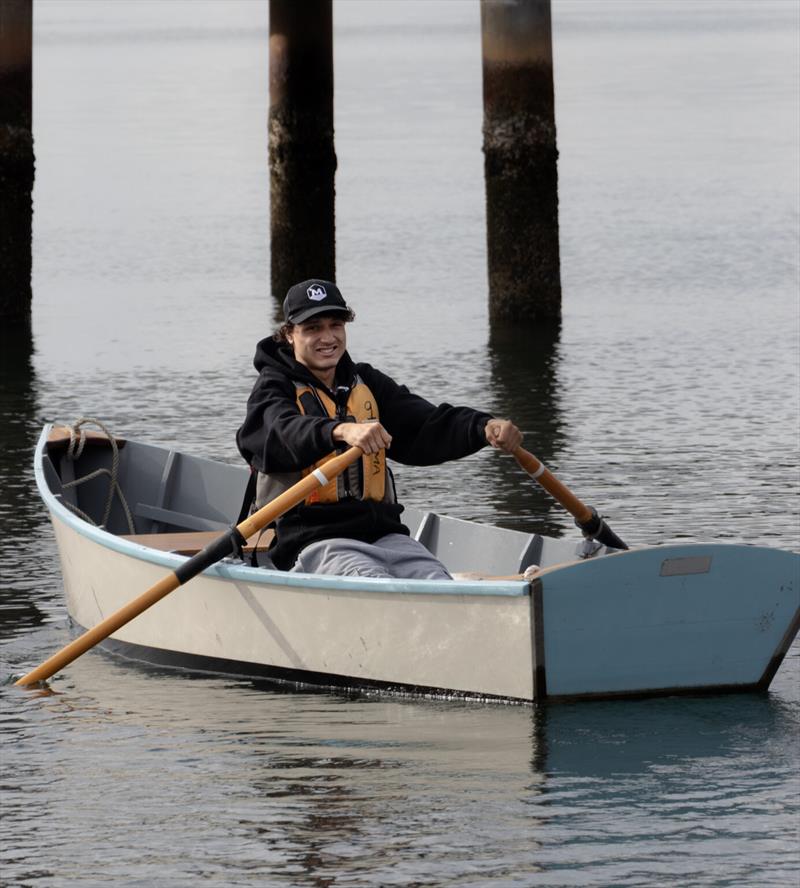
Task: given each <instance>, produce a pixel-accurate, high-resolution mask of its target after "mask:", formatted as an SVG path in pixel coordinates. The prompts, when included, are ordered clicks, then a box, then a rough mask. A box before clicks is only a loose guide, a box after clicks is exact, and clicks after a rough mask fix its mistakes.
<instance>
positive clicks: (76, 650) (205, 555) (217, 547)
mask: <svg viewBox="0 0 800 888" xmlns="http://www.w3.org/2000/svg"><path fill="white" fill-rule="evenodd" d="M360 456H361V450H360V449H359V448H358V447H351V448H350V449H349V450H346V451H345V452H344V453H342V454H340V455H339V456H335V457H334V458H333V459H330V460H328V462H326V463H325V464H324V466H323V467H322V469H316V470H315V471H313V472H310V473H309V474H308V475H306V477H305V478H303V479H302V480H301V481H298V483H297V484H295V485H294V486H292V487H290V488H289V489H288V490H287V491H285V492H284V493H282V494H281V495H280V496H277V497H276V498H275V499H274V500H271V501H270V502H268V503H267V505H266V506H263V507H262V508H261V509H259V510H258V511H257V512H254V513H253V514H252V515H250V516H249V517H248V518H245V520H244V521H242V522H240V523H239V524H238V525H237V526H236V528H235V530H231V531H229V532H228V533H224V534H221V535H220V536H219V537H217V539H215V540H213V541H212V542H211V543H209V544H208V545H207V546H206V547H205V548H204V549H202V550H201V551H200V552H198V553H197V554H196V555H194V556H192V557H191V558H190V559H189V560H188V561H187V562H186V563H185V564H182V565H181V566H180V567H179V568H177V570H174V571H171V572H170V573H169V574H167V575H166V576H165V577H163V578H162V579H160V580H159V581H158V582H157V583H156V584H155V585H154V586H151V587H150V588H149V589H148V590H147V591H146V592H143V593H142V594H141V595H139V596H138V598H134V599H133V601H129V602H128V603H127V604H126V605H123V607H121V608H120V609H119V610H117V611H115V612H114V613H113V614H111V615H110V616H108V617H106V618H105V619H104V620H102V621H101V622H100V623H98V624H97V625H96V626H94V627H92V628H91V629H89V630H87V631H86V632H84V633H83V635H80V636H78V638H76V639H75V640H74V641H72V642H70V643H69V644H68V645H67V646H66V647H64V648H62V649H61V650H60V651H58V652H57V653H55V654H53V656H52V657H50V658H49V659H47V660H45V661H44V663H42V664H41V665H39V666H37V667H36V668H35V669H34V670H32V671H31V672H29V673H28V674H27V675H24V676H23V677H22V678H20V679H18V680H17V681H16V682H15V684H16V685H21V686H24V685H29V684H34V683H35V682H37V681H45V680H46V679H48V678H50V676H51V675H54V674H55V673H56V672H58V670H59V669H63V668H64V667H65V666H67V665H69V664H70V663H71V662H72V661H73V660H77V658H78V657H80V656H81V654H85V653H86V651H88V650H89V649H90V648H92V647H94V646H95V645H96V644H99V642H101V641H103V640H104V639H105V638H108V636H109V635H111V634H112V633H114V632H116V631H117V629H119V628H121V627H122V626H124V625H125V624H126V623H129V622H130V621H131V620H132V619H134V617H138V616H139V614H141V613H142V612H143V611H146V610H147V609H148V608H149V607H151V606H152V605H154V604H155V603H156V602H157V601H160V600H161V599H162V598H164V596H166V595H169V593H170V592H173V591H174V590H175V589H177V588H178V586H181V585H183V583H186V582H188V580H190V579H192V577H196V576H197V574H199V573H202V572H203V571H204V570H205V569H206V568H207V567H210V566H211V565H212V564H215V563H216V562H217V561H220V560H221V559H222V558H224V557H225V556H226V555H229V554H231V552H233V551H234V549H235V543H236V538H237V534H238V539H239V540H241V541H243V540H246V539H248V538H249V537H251V536H252V535H253V534H254V533H258V531H259V530H261V528H262V527H266V526H267V525H268V524H271V523H272V522H273V521H275V519H276V518H279V517H280V516H281V515H283V513H284V512H288V511H289V509H291V508H293V507H294V506H296V505H297V504H298V503H301V502H302V501H303V500H304V499H305V498H306V497H307V496H308V495H309V494H310V493H312V492H313V491H314V490H316V489H317V488H318V487H324V486H325V485H326V484H327V483H328V482H330V481H332V480H333V479H334V478H336V477H337V475H339V474H341V472H343V471H344V470H345V469H346V468H347V467H348V466H349V465H350V464H351V463H353V462H355V461H356V460H357V459H358V458H359V457H360Z"/></svg>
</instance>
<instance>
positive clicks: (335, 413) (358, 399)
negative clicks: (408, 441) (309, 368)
mask: <svg viewBox="0 0 800 888" xmlns="http://www.w3.org/2000/svg"><path fill="white" fill-rule="evenodd" d="M295 385H296V388H297V406H298V407H299V409H300V412H301V413H303V414H305V415H307V416H308V415H317V416H325V415H327V416H330V417H331V419H341V420H342V421H343V422H370V421H372V422H376V421H377V420H378V419H379V417H378V405H377V403H376V401H375V397H374V395H373V394H372V392H371V391H370V389H369V387H368V386H367V384H366V383H365V382H363V381H362V380H361V378H360V377H358V376H357V377H356V380H355V383H354V385H353V387H352V388H351V389H350V390H349V391H348V393H347V402H346V404H339V405H337V404H336V402H335V401H333V399H332V398H331V397H330V396H329V395H328V393H327V392H325V391H323V390H322V389H318V388H315V387H313V386H311V385H308V384H306V383H296V384H295ZM335 455H336V452H335V451H334V452H332V453H329V454H328V455H327V456H325V457H323V458H322V459H321V460H319V462H317V463H315V464H314V465H313V466H309V467H308V468H307V469H304V470H303V472H302V474H303V476H304V477H305V476H306V475H308V474H309V473H310V472H313V471H314V469H316V468H318V467H320V466H321V465H322V464H323V463H324V462H326V460H328V459H330V458H331V457H332V456H335ZM389 487H390V488H391V485H389ZM386 491H387V484H386V453H385V451H383V450H381V451H379V452H378V453H370V454H366V453H365V454H364V456H363V457H362V458H361V460H359V461H357V462H355V463H353V465H351V466H350V467H349V468H348V469H346V470H345V471H344V472H342V474H341V475H339V477H338V478H334V479H333V480H332V481H330V482H329V483H328V484H326V485H325V486H324V487H320V488H318V489H317V490H315V491H314V492H313V493H311V494H310V495H309V496H308V497H307V498H306V503H335V502H338V500H340V499H343V498H344V497H346V496H354V497H356V498H358V499H371V500H377V501H381V500H383V499H385V496H386Z"/></svg>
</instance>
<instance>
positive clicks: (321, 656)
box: [35, 425, 800, 702]
mask: <svg viewBox="0 0 800 888" xmlns="http://www.w3.org/2000/svg"><path fill="white" fill-rule="evenodd" d="M68 444H69V432H68V430H64V429H61V428H54V427H53V426H50V425H48V426H45V428H44V430H43V432H42V435H41V437H40V440H39V443H38V445H37V448H36V456H35V470H36V480H37V484H38V487H39V491H40V493H41V496H42V498H43V500H44V502H45V504H46V506H47V508H48V510H49V512H50V516H51V519H52V523H53V527H54V529H55V535H56V540H57V543H58V549H59V554H60V558H61V566H62V572H63V578H64V588H65V592H66V603H67V610H68V613H69V615H70V618H71V619H72V620H73V621H74V623H75V624H77V625H78V626H79V627H81V628H83V629H91V627H93V626H96V625H98V624H99V623H100V622H101V621H103V620H104V619H106V618H107V616H108V615H109V614H111V613H112V612H114V611H116V610H117V609H119V608H121V607H122V606H124V605H125V604H126V603H127V602H129V601H131V600H132V599H134V598H135V597H136V596H137V595H139V594H140V593H141V592H142V590H143V589H146V588H148V587H149V586H151V585H152V584H153V583H157V582H158V581H159V579H160V578H161V577H163V575H164V573H165V571H178V572H179V571H180V568H181V565H182V564H185V563H186V561H187V558H188V557H189V556H191V555H193V554H194V553H196V552H197V551H198V550H200V549H201V548H202V547H203V546H204V545H206V543H207V542H208V540H209V538H213V537H215V536H218V535H220V534H221V533H223V532H225V531H226V530H227V529H229V528H230V526H231V524H232V523H235V522H236V519H237V515H238V513H239V509H240V506H241V503H242V497H243V493H244V490H245V487H246V484H247V479H248V473H247V470H246V468H244V467H240V466H232V465H226V464H222V463H219V462H214V461H211V460H208V459H202V458H198V457H196V456H190V455H187V454H185V453H180V452H178V451H175V450H171V449H168V448H163V447H157V446H153V445H151V444H146V443H140V442H136V441H131V440H128V441H125V442H119V443H118V445H117V444H116V443H115V444H114V446H112V445H111V444H110V442H109V440H108V439H107V438H105V437H104V436H102V435H92V434H91V433H89V434H88V436H87V438H86V441H85V445H84V446H83V447H82V449H81V450H80V452H79V453H77V452H75V448H70V447H68V446H67V445H68ZM80 479H85V480H83V481H81V480H80ZM76 481H78V482H79V483H75V482H76ZM404 520H405V521H406V523H407V525H408V527H409V529H410V531H411V533H412V535H414V536H416V537H417V538H418V539H420V540H421V541H422V542H423V543H424V544H425V545H426V546H427V547H428V548H429V549H430V550H431V551H432V552H433V553H434V554H435V555H436V556H437V557H438V558H440V559H441V560H442V561H443V562H444V563H445V565H446V566H447V567H448V568H449V570H450V571H451V573H453V575H454V577H455V579H454V580H453V581H436V582H434V581H422V580H384V579H371V578H354V577H332V576H320V575H312V574H299V573H287V572H282V571H278V570H275V569H273V568H271V567H270V566H269V561H268V556H267V555H266V551H265V550H266V543H267V538H266V537H262V538H261V539H255V538H254V539H251V540H248V541H247V544H246V546H245V552H244V560H242V559H240V558H235V557H229V558H226V559H224V560H223V561H221V562H219V563H216V564H212V565H211V566H209V567H207V568H206V569H205V570H203V572H202V573H200V574H199V575H197V576H195V577H194V579H192V580H191V582H188V583H186V585H181V586H180V587H179V588H176V589H175V591H173V592H171V594H169V595H167V596H166V597H163V599H162V600H160V601H159V602H158V603H157V604H155V605H154V606H152V607H150V608H149V609H148V610H146V611H144V612H143V613H141V614H140V615H139V616H137V617H136V618H135V619H133V620H131V621H130V622H127V623H126V624H125V625H124V626H122V627H121V628H119V629H118V630H117V631H115V632H114V633H113V634H112V635H110V636H109V637H108V638H107V639H105V641H103V642H102V646H103V647H105V648H106V649H108V650H111V651H114V652H117V653H119V654H122V655H124V656H126V657H129V658H132V659H135V660H139V661H145V662H148V663H154V664H159V665H162V666H173V667H178V668H183V669H190V670H196V671H201V672H203V671H205V672H213V673H218V674H219V673H222V674H230V675H236V676H247V677H255V678H267V679H270V680H272V681H277V682H283V683H290V684H292V685H295V686H298V687H303V688H308V687H311V686H315V687H341V688H352V689H361V690H380V691H383V692H392V693H404V694H417V695H436V696H459V697H470V698H479V699H486V700H504V701H518V702H520V701H521V702H531V701H533V702H542V701H545V700H571V699H576V698H596V697H619V696H643V695H651V694H672V693H681V692H683V693H699V692H719V691H763V690H766V689H767V688H768V687H769V684H770V682H771V680H772V678H773V676H774V675H775V673H776V671H777V669H778V667H779V665H780V663H781V661H782V659H783V657H784V655H785V654H786V652H787V650H788V649H789V646H790V645H791V643H792V641H793V639H794V637H795V635H796V633H797V630H798V625H799V624H800V556H798V555H797V554H794V553H791V552H787V551H781V550H773V549H767V548H761V547H755V546H742V545H720V544H692V545H678V546H673V545H671V546H655V547H647V548H639V549H635V550H629V551H621V550H614V549H609V548H607V547H604V546H600V545H599V544H596V543H591V542H588V543H587V541H585V540H583V539H579V540H578V541H567V540H560V539H552V538H548V537H543V536H540V535H538V534H526V533H522V532H519V531H513V530H507V529H502V528H498V527H492V526H487V525H481V524H477V523H474V522H467V521H462V520H457V519H453V518H447V517H444V516H441V515H437V514H435V513H433V512H420V511H415V510H410V509H409V510H406V512H405V513H404ZM253 550H255V558H256V560H258V561H260V562H261V563H262V564H266V565H267V566H252V564H251V563H250V562H251V560H252V557H253V556H252V553H253Z"/></svg>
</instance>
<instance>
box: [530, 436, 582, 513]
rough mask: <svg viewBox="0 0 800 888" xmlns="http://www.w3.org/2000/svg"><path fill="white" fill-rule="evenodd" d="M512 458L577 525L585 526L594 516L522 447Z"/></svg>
mask: <svg viewBox="0 0 800 888" xmlns="http://www.w3.org/2000/svg"><path fill="white" fill-rule="evenodd" d="M514 456H515V458H516V460H517V462H518V463H519V464H520V466H521V467H522V468H523V469H524V470H525V471H526V472H527V473H528V474H529V475H530V476H531V478H533V479H534V480H535V481H536V482H537V483H538V484H540V485H541V486H542V487H544V489H545V490H546V491H547V492H548V493H549V494H550V496H552V497H553V499H554V500H556V501H557V502H559V503H561V505H562V506H563V507H564V508H565V509H566V510H567V511H568V512H569V513H570V515H572V517H573V518H574V519H575V520H576V521H577V522H578V524H585V523H586V522H587V521H590V520H591V519H592V517H593V516H594V512H593V511H592V509H591V507H590V506H587V505H585V504H584V503H582V502H581V501H580V500H579V499H578V497H577V496H575V494H574V493H573V492H572V491H571V490H570V489H569V488H568V487H565V486H564V485H563V484H562V483H561V482H560V481H559V480H558V478H556V476H555V475H554V474H553V473H552V472H551V471H550V469H548V468H547V467H546V466H545V465H544V463H543V462H541V461H540V460H538V459H537V458H536V457H535V456H534V455H533V454H532V453H528V451H527V450H525V449H523V448H522V447H517V449H516V450H515V451H514Z"/></svg>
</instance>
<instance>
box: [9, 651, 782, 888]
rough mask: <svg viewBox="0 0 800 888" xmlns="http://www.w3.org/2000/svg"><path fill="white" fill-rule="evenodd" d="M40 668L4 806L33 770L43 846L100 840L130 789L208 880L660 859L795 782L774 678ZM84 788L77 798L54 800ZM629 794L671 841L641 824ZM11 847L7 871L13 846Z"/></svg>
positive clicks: (127, 810)
mask: <svg viewBox="0 0 800 888" xmlns="http://www.w3.org/2000/svg"><path fill="white" fill-rule="evenodd" d="M53 685H54V688H55V689H56V690H57V691H59V693H58V694H56V695H54V696H51V697H46V698H45V697H37V696H34V695H29V694H26V693H24V692H22V691H19V690H16V689H13V688H8V687H2V688H0V697H3V698H5V699H4V700H3V702H4V704H6V705H4V706H3V710H4V711H5V713H6V714H5V716H3V730H4V733H6V736H7V738H8V739H9V740H12V741H13V742H12V743H10V744H9V752H8V756H7V758H6V762H5V765H6V766H8V773H9V775H17V776H16V777H9V778H7V782H8V789H9V795H8V799H9V807H8V809H7V814H9V815H10V816H9V818H8V819H9V821H11V820H14V819H15V818H16V817H17V816H19V817H21V818H23V819H24V816H25V808H26V805H28V802H29V797H28V796H27V795H26V792H27V793H30V792H32V791H34V789H33V788H34V787H35V791H36V792H37V793H39V808H40V812H39V814H38V817H37V833H36V842H37V848H38V849H39V850H38V855H39V858H38V860H39V864H40V865H41V866H43V867H45V868H47V867H50V866H52V867H56V866H57V864H58V865H61V866H62V867H67V868H69V867H71V866H77V865H79V862H80V860H81V857H82V855H86V856H88V859H91V860H94V859H100V858H101V857H102V849H103V847H104V845H105V843H107V842H108V841H111V840H112V839H113V837H114V835H115V834H118V832H119V830H120V829H127V828H129V827H130V828H135V822H136V817H137V816H138V815H137V811H138V808H139V806H142V805H143V806H145V809H146V810H147V811H149V812H150V815H149V816H150V818H151V821H152V823H153V825H154V826H159V825H163V826H165V827H167V829H166V830H165V832H164V838H163V841H162V840H161V839H159V831H158V830H157V831H155V832H153V833H151V835H150V838H149V852H150V860H151V861H152V860H153V859H156V860H157V859H160V858H161V856H162V855H167V856H170V872H171V875H172V876H173V877H175V876H188V874H189V872H190V871H191V872H194V873H196V874H199V873H202V874H203V876H204V878H205V879H206V880H207V881H208V882H209V883H210V884H220V885H222V884H231V882H233V881H236V883H237V884H251V883H253V884H256V883H257V882H258V879H257V878H256V874H257V873H261V874H262V875H263V874H264V873H265V872H266V871H268V872H269V873H270V875H271V876H272V877H275V878H277V877H280V876H283V877H287V878H291V877H292V875H294V876H295V877H297V876H298V874H300V875H301V876H302V878H303V879H304V880H305V881H304V884H306V883H310V884H314V885H326V884H332V883H333V882H332V880H333V879H335V878H336V876H337V874H338V875H339V876H340V875H341V874H342V872H344V871H347V872H348V876H349V879H350V881H349V882H348V884H353V885H374V884H386V883H389V882H391V881H393V880H396V881H398V882H401V881H402V882H403V883H404V884H410V883H414V880H415V879H416V880H419V882H420V883H422V884H456V883H458V880H459V879H465V878H466V877H467V876H468V875H469V876H470V877H471V878H473V879H475V878H478V879H479V880H480V879H483V880H484V882H486V881H487V880H490V879H498V880H499V881H500V882H502V881H503V879H504V878H505V877H506V874H507V873H508V872H509V871H513V872H514V873H515V874H516V875H517V876H520V875H521V874H524V873H538V872H548V871H549V870H550V869H551V868H552V867H555V868H556V869H560V868H561V867H563V866H565V865H570V866H578V868H580V866H581V865H582V864H583V861H582V859H581V855H583V854H589V853H596V854H599V855H600V857H603V856H604V855H610V854H611V851H610V850H609V849H608V848H606V849H605V850H603V849H604V847H605V845H606V844H608V843H609V842H610V843H611V846H612V849H613V847H614V846H618V845H619V842H620V841H621V840H625V839H626V837H627V838H636V841H637V842H643V843H644V844H646V845H647V853H648V854H651V855H652V857H651V859H650V860H649V861H648V863H647V865H648V867H652V868H653V871H656V870H658V868H659V867H661V866H663V865H665V863H668V860H669V858H670V855H672V854H674V853H675V851H676V847H675V844H674V843H675V842H676V841H677V840H678V839H677V838H676V837H682V836H683V835H684V831H688V832H691V831H692V829H694V828H695V827H696V825H697V824H700V823H702V822H704V821H708V818H709V817H712V816H713V815H714V812H715V811H716V810H718V809H719V808H720V806H722V805H732V804H741V803H743V802H746V799H747V798H748V794H751V796H752V793H754V792H755V793H758V794H761V795H763V796H764V797H769V798H770V799H771V800H772V803H773V804H775V805H780V804H784V803H787V804H788V803H790V802H791V800H790V799H789V797H788V792H789V790H788V788H787V787H788V775H789V772H790V771H791V769H792V767H793V765H792V761H791V758H792V757H791V756H787V755H785V754H783V753H781V741H780V740H776V738H780V737H786V736H790V735H792V734H793V733H796V731H797V728H798V724H797V717H796V713H794V712H793V709H792V707H790V706H788V705H786V704H785V703H783V702H781V701H779V700H775V699H774V698H771V697H769V696H755V695H753V696H749V695H743V696H735V697H734V696H730V697H729V696H718V697H705V698H700V697H698V698H671V699H670V698H666V699H662V700H650V701H640V702H631V701H626V702H621V701H620V702H607V703H582V704H576V705H560V706H549V707H539V708H533V709H532V708H530V707H523V706H518V707H512V706H498V705H492V706H482V705H479V704H476V705H464V704H463V703H445V702H442V703H439V702H435V701H423V702H420V701H410V700H386V699H379V698H370V697H368V696H358V697H355V696H354V697H347V696H344V695H333V694H324V693H320V694H298V693H281V692H280V691H276V690H274V689H269V688H268V687H267V686H265V685H255V684H252V683H249V682H240V681H230V680H223V679H216V678H201V679H194V678H192V677H190V676H185V675H180V674H177V673H175V672H169V671H166V670H160V669H152V668H150V667H139V666H136V665H135V664H131V663H125V662H121V661H119V660H116V659H112V658H110V657H108V656H105V655H101V654H98V653H92V654H88V655H87V656H85V657H83V658H81V659H80V660H78V661H76V662H75V663H74V664H73V665H72V666H71V667H70V669H69V670H68V672H67V673H66V674H65V675H62V676H60V677H59V678H57V679H56V680H55V681H54V682H53ZM12 697H13V699H10V698H12ZM20 710H22V711H24V717H23V718H18V717H16V716H15V714H16V715H18V714H19V711H20ZM784 752H785V751H784ZM743 761H746V762H747V763H748V766H747V768H745V769H743V768H742V767H741V763H742V762H743ZM656 781H657V782H656ZM26 787H27V790H26ZM87 793H89V794H91V796H92V798H93V799H94V802H93V805H92V806H90V807H89V808H85V810H83V809H82V810H83V815H82V817H81V818H80V819H78V820H76V819H75V818H72V817H70V816H68V815H67V814H62V813H61V812H62V811H70V810H72V809H73V806H76V805H78V804H79V802H80V801H81V800H82V799H85V797H86V795H87ZM643 805H645V806H646V807H647V810H648V811H649V812H650V813H651V814H653V815H655V816H657V817H658V819H659V820H660V822H661V828H662V829H664V830H666V831H667V832H668V834H669V835H670V836H672V837H673V838H672V840H671V843H667V845H666V846H663V847H662V846H660V845H659V844H658V843H655V842H654V840H653V839H652V837H648V836H647V835H640V834H639V833H640V832H641V826H640V824H639V818H640V817H641V809H642V806H643ZM42 811H46V812H47V813H42ZM187 812H190V813H191V816H187ZM576 812H580V814H579V816H578V815H577V814H576ZM716 829H717V830H719V831H721V835H720V838H719V841H720V842H722V843H724V842H726V841H727V838H726V832H725V827H724V826H723V825H720V824H718V825H717V827H716ZM637 830H638V831H639V832H637ZM78 838H80V841H78ZM19 841H21V840H20V839H19V836H18V837H17V843H19ZM681 841H683V839H681ZM176 843H177V847H184V843H186V844H190V845H191V847H192V848H193V849H196V850H195V852H194V853H193V855H192V859H191V861H189V860H187V859H176V858H175V857H174V856H172V855H171V852H170V849H171V848H174V847H176ZM679 844H680V842H679ZM53 848H55V849H57V850H52V849H53ZM48 849H51V850H48ZM480 849H483V850H480ZM121 853H122V858H121V859H120V860H118V861H117V863H116V865H117V866H119V867H120V869H122V868H127V876H126V878H128V879H134V880H135V879H137V878H138V879H146V878H147V876H148V875H149V871H148V867H149V862H148V860H147V859H142V857H141V855H139V857H137V856H136V855H135V854H134V852H133V851H131V852H130V853H128V852H125V851H124V850H123V851H122V852H121ZM712 853H713V852H712ZM56 856H58V857H59V860H58V861H56V859H55V857H56ZM612 856H613V855H612ZM606 865H608V866H617V865H618V863H617V862H614V861H611V859H610V857H609V860H608V862H607V864H606ZM637 865H638V864H637ZM10 866H11V868H12V870H13V871H12V872H11V873H10V875H11V876H14V875H15V874H16V875H19V874H21V873H22V872H23V869H24V861H23V858H22V857H20V858H19V859H18V860H15V861H13V862H12V863H11V864H10ZM265 868H266V869H265ZM509 868H510V870H509ZM551 875H552V873H551ZM226 879H227V880H228V882H227V883H226V882H225V880H226ZM461 883H462V884H463V881H462V882H461ZM564 883H566V882H562V883H560V884H564ZM612 883H615V882H614V881H613V879H611V878H610V880H609V881H608V882H607V883H606V884H612ZM531 884H538V882H533V881H532V882H531ZM546 884H551V883H550V882H547V883H546ZM653 884H655V883H653Z"/></svg>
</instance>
